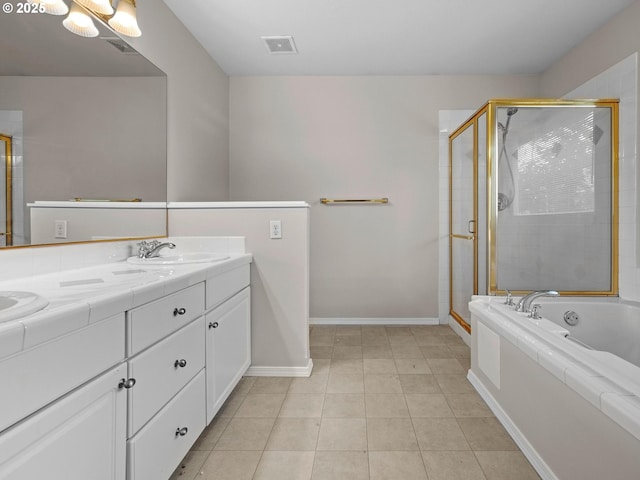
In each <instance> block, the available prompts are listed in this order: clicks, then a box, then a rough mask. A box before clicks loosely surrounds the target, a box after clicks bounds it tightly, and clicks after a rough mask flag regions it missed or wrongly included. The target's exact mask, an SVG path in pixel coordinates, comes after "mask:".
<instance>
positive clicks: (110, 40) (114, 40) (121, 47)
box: [100, 37, 139, 55]
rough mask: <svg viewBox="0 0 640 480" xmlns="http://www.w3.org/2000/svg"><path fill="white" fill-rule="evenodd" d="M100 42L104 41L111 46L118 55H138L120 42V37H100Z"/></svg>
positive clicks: (131, 48) (124, 43)
mask: <svg viewBox="0 0 640 480" xmlns="http://www.w3.org/2000/svg"><path fill="white" fill-rule="evenodd" d="M100 40H104V41H105V42H107V43H109V44H111V45H113V46H114V47H115V48H117V49H118V50H120V53H127V54H130V55H139V54H138V52H137V51H136V50H135V49H134V48H133V47H132V46H131V45H129V44H128V43H127V42H125V41H124V40H122V39H121V38H120V37H100Z"/></svg>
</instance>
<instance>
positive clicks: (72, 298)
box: [0, 254, 252, 360]
mask: <svg viewBox="0 0 640 480" xmlns="http://www.w3.org/2000/svg"><path fill="white" fill-rule="evenodd" d="M251 261H252V256H251V254H231V255H230V256H229V258H228V259H226V260H223V261H219V262H215V263H193V264H185V265H165V266H156V265H154V266H146V265H132V264H129V263H127V262H124V261H121V262H115V263H107V264H102V265H97V266H92V267H87V268H81V269H74V270H68V271H63V272H60V273H57V274H47V275H40V276H34V277H30V278H24V279H20V280H15V281H4V282H0V291H7V290H10V291H20V290H23V291H29V292H35V293H37V294H39V295H41V296H43V297H44V298H46V299H47V300H48V301H49V305H47V306H46V307H45V308H44V309H42V310H40V311H39V312H36V313H33V314H31V315H28V316H25V317H22V318H20V319H16V320H10V321H6V322H0V360H1V359H2V358H4V357H8V356H10V355H14V354H16V353H18V352H20V351H22V350H26V349H28V348H31V347H34V346H35V345H38V344H41V343H43V342H46V341H48V340H52V339H54V338H56V337H59V336H62V335H65V334H67V333H69V332H72V331H74V330H77V329H79V328H82V327H85V326H87V325H89V324H91V323H95V322H99V321H101V320H104V319H106V318H109V317H111V316H113V315H116V314H119V313H122V312H124V311H126V310H130V309H132V308H134V307H137V306H139V305H142V304H145V303H147V302H150V301H152V300H155V299H157V298H160V297H162V296H165V295H169V294H171V293H174V292H177V291H179V290H182V289H184V288H187V287H189V286H191V285H195V284H196V283H199V282H202V281H204V280H206V279H207V278H212V277H216V276H218V275H220V274H222V273H224V272H227V271H229V270H233V269H235V268H238V267H240V266H242V265H246V264H248V263H251Z"/></svg>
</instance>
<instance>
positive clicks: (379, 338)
mask: <svg viewBox="0 0 640 480" xmlns="http://www.w3.org/2000/svg"><path fill="white" fill-rule="evenodd" d="M362 345H363V346H365V345H366V346H373V345H386V346H389V337H387V334H386V332H385V333H384V335H380V334H369V333H363V334H362Z"/></svg>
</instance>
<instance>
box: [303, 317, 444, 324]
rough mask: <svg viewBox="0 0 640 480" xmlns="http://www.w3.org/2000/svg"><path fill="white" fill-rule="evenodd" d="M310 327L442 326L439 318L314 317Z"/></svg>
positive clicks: (310, 320) (311, 319) (310, 321)
mask: <svg viewBox="0 0 640 480" xmlns="http://www.w3.org/2000/svg"><path fill="white" fill-rule="evenodd" d="M309 324H310V325H440V320H439V319H438V318H426V317H424V318H423V317H417V318H334V317H327V318H323V317H312V318H310V319H309Z"/></svg>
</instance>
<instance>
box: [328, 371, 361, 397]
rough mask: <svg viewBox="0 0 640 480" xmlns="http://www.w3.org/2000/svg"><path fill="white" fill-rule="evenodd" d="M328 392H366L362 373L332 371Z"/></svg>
mask: <svg viewBox="0 0 640 480" xmlns="http://www.w3.org/2000/svg"><path fill="white" fill-rule="evenodd" d="M327 393H364V377H363V375H362V374H352V373H336V374H334V373H330V374H329V383H328V384H327Z"/></svg>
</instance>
